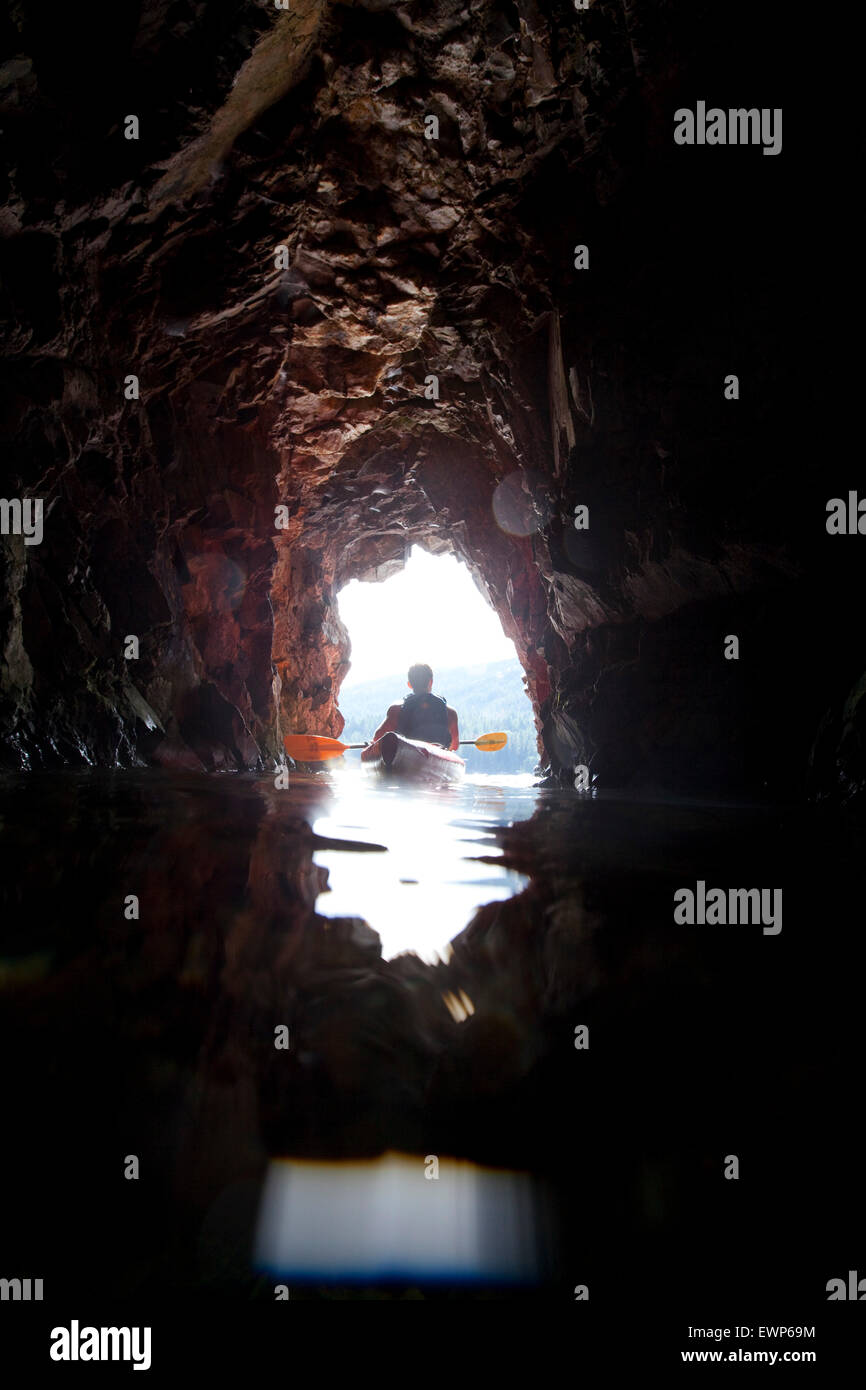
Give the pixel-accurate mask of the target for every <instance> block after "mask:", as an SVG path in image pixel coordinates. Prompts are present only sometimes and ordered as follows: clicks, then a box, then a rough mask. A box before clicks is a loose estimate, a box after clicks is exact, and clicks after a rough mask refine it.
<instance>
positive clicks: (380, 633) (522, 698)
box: [339, 546, 538, 775]
mask: <svg viewBox="0 0 866 1390" xmlns="http://www.w3.org/2000/svg"><path fill="white" fill-rule="evenodd" d="M339 608H340V617H341V619H342V621H343V622H344V624H345V625H346V627H347V629H348V632H349V637H350V639H351V643H352V649H351V657H350V660H351V667H350V670H349V673H348V675H347V676H346V679H345V681H344V682H343V686H342V689H341V692H340V711H341V713H342V715H343V717H344V719H345V720H346V727H345V729H344V730H343V733H342V735H341V737H342V738H343V740H344V741H345V742H347V743H359V742H362V741H363V740H365V739H369V738H371V737H372V735H373V733H374V732H375V730H376V728H377V727H378V725H379V724H380V723H381V721H382V719H383V718H384V717H385V712H386V710H387V709H388V706H389V705H392V704H395V703H399V702H400V701H401V700H402V699H403V697H404V696H405V695H407V694H408V688H407V684H406V676H407V672H408V669H409V667H410V666H411V665H412V664H413V663H414V662H425V663H426V664H427V665H428V666H431V667H432V669H433V691H434V693H435V694H438V695H441V696H443V697H444V698H445V699H446V700H447V702H448V704H449V705H451V706H452V707H453V708H454V709H456V711H457V714H458V717H459V720H460V737H461V739H464V738H477V737H479V736H480V735H481V734H484V733H487V732H488V731H490V730H499V729H502V730H505V731H506V732H507V733H508V746H507V747H506V748H504V749H503V750H502V751H501V752H499V753H496V754H495V760H496V761H495V766H494V765H493V763H492V760H491V756H489V755H486V754H484V753H482V752H479V751H478V750H476V749H474V748H462V749H461V750H460V751H461V754H462V755H463V756H464V757H465V758H466V765H467V772H468V773H470V774H472V773H486V774H490V773H494V772H495V773H496V774H497V775H500V774H502V773H506V774H514V773H531V772H533V770H534V768H535V765H536V763H537V761H538V748H537V744H536V731H535V721H534V718H533V713H532V705H531V703H530V700H529V697H528V696H527V694H526V691H525V689H524V686H523V670H522V668H521V665H520V662H519V661H518V658H517V653H516V652H515V649H514V643H513V642H512V641H511V640H510V638H508V637H506V636H505V633H504V632H503V631H502V627H501V625H500V622H499V619H498V617H497V616H496V613H495V612H494V611H493V609H492V608H491V607H490V605H489V604H488V603H487V602H486V601H485V599H484V598H483V596H482V595H481V593H480V592H479V590H478V589H477V587H476V585H475V583H474V581H473V579H472V576H471V574H470V573H469V570H468V569H467V568H466V566H465V565H464V564H462V563H461V562H460V561H459V560H456V559H455V558H454V557H453V556H451V555H431V554H429V553H428V552H427V551H425V550H422V549H420V548H419V547H418V546H413V548H412V551H411V553H410V555H409V559H408V560H407V562H406V565H405V567H404V568H403V569H402V570H401V571H400V573H399V574H397V575H395V576H394V577H393V578H391V579H388V580H385V581H384V582H383V583H379V584H376V583H373V584H366V583H359V582H358V581H357V580H352V581H351V583H349V584H347V585H346V587H345V588H344V589H342V590H341V592H340V594H339ZM485 759H486V761H485Z"/></svg>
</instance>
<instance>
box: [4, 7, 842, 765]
mask: <svg viewBox="0 0 866 1390" xmlns="http://www.w3.org/2000/svg"><path fill="white" fill-rule="evenodd" d="M780 13H781V12H780ZM782 32H783V31H782V29H781V26H780V25H779V24H777V23H776V16H775V15H774V13H773V12H772V7H769V8H768V10H767V12H766V14H765V15H764V16H763V17H762V18H761V19H760V20H755V21H754V23H753V22H752V20H750V42H749V45H748V49H747V51H744V48H743V45H742V42H741V35H740V34H739V33H738V32H733V31H732V32H728V29H727V27H726V25H725V23H724V22H723V21H722V19H721V18H720V17H719V14H718V8H717V7H716V6H711V5H708V4H704V3H694V0H690V3H685V0H682V2H680V0H672V3H670V4H668V5H665V6H662V7H660V6H658V5H655V4H651V3H649V0H593V3H592V4H591V6H590V8H589V10H588V11H586V12H577V11H575V9H574V6H573V5H572V4H570V3H567V0H546V3H540V2H539V3H537V2H536V0H516V3H513V4H512V3H502V2H501V0H499V2H496V0H468V2H467V0H420V3H414V4H411V5H410V4H401V3H390V2H389V0H366V3H363V2H361V0H359V3H356V4H352V5H340V4H326V3H324V0H291V3H290V7H289V9H288V10H276V9H275V7H274V6H272V5H269V4H264V3H262V4H259V5H255V4H249V3H244V4H236V3H226V4H224V5H220V6H213V5H207V4H205V3H203V2H201V3H200V2H199V0H185V3H181V4H177V5H171V6H169V5H168V4H167V3H162V0H155V2H152V0H147V2H146V3H143V4H141V5H140V6H138V7H115V6H107V5H104V6H101V5H97V6H92V7H88V12H87V13H86V14H82V13H79V12H78V11H77V10H76V11H74V12H73V11H71V10H70V11H67V12H66V13H65V14H64V15H63V16H62V17H60V18H58V19H57V20H56V22H55V21H54V20H52V22H51V23H50V24H47V23H45V21H44V18H43V17H42V15H41V13H40V12H37V11H32V10H31V11H29V12H28V11H25V10H24V8H23V7H13V10H12V12H11V16H10V17H8V18H7V20H6V21H5V30H4V34H3V47H4V52H5V55H6V61H5V62H4V63H3V65H2V69H0V101H2V120H3V126H4V134H5V136H6V137H7V140H9V141H10V143H11V146H12V148H13V149H14V150H15V157H14V159H13V161H12V168H11V170H10V173H9V178H8V186H7V188H6V197H5V207H4V209H3V213H2V221H0V231H2V237H3V240H2V244H0V254H2V276H3V291H2V310H3V317H4V319H5V326H6V335H7V342H8V345H9V349H8V356H7V359H6V364H5V367H4V371H3V379H2V411H3V418H4V424H5V429H6V432H7V437H8V440H9V442H8V443H7V445H6V448H5V451H4V466H3V484H2V491H3V495H4V496H5V497H6V498H12V497H23V496H30V497H41V498H44V500H45V536H44V540H43V542H42V544H41V545H39V546H31V547H25V546H24V544H23V540H22V538H20V537H13V536H9V537H5V538H4V544H3V547H2V550H0V565H2V574H0V614H2V623H3V627H2V648H0V651H2V656H0V661H2V716H3V730H4V734H3V741H2V758H3V761H4V763H5V764H6V765H8V766H23V767H35V766H51V765H57V764H58V763H60V764H68V763H72V764H75V763H98V764H107V765H130V764H135V763H140V762H148V761H158V762H162V763H164V764H168V765H175V764H183V765H187V766H190V767H201V766H203V767H207V768H224V767H226V768H231V767H244V766H246V767H255V766H259V767H264V766H269V765H272V764H273V762H274V761H275V759H277V758H278V757H279V755H280V754H279V750H280V747H281V737H280V736H281V732H283V731H287V730H289V729H292V730H298V731H303V730H315V731H317V732H324V733H334V734H336V733H338V732H339V731H340V729H341V727H342V718H341V715H340V713H339V708H338V695H339V687H340V681H341V679H342V677H343V676H344V674H345V672H346V670H347V667H348V660H349V651H348V643H347V638H346V633H345V631H344V629H343V628H342V626H341V624H340V621H339V616H338V612H337V607H336V601H335V596H336V593H337V590H338V589H339V587H340V586H341V585H342V584H343V583H345V582H346V581H347V580H349V579H350V578H353V577H355V578H368V579H369V578H384V577H386V576H387V575H388V574H390V573H392V572H393V571H394V570H395V568H398V567H399V566H400V565H401V564H402V563H403V561H404V558H405V556H406V554H407V551H408V548H409V547H410V546H411V545H412V544H413V543H420V544H423V545H426V546H427V547H428V548H429V549H431V550H433V551H451V552H453V553H454V554H456V555H457V556H459V557H460V558H461V559H463V560H464V561H465V562H466V563H467V565H468V566H469V568H470V569H471V571H472V573H473V575H474V576H475V578H476V581H477V582H478V584H479V586H480V588H481V589H482V591H483V592H484V593H485V594H486V595H487V596H488V598H489V599H490V601H491V603H492V604H493V605H494V607H495V608H496V610H497V612H498V613H499V616H500V618H501V620H502V623H503V626H504V628H505V630H506V632H507V633H508V634H509V635H510V636H511V637H513V638H514V641H515V643H516V645H517V649H518V652H519V654H520V657H521V660H522V662H523V665H524V668H525V671H526V676H527V683H528V689H529V693H530V696H531V698H532V700H533V703H534V706H535V709H536V713H537V719H538V725H539V734H540V740H541V741H540V749H541V753H542V756H543V761H544V763H545V764H546V765H547V766H549V767H550V769H551V770H552V771H553V773H554V774H556V775H561V776H563V777H564V778H566V779H567V778H569V777H570V769H571V768H572V766H573V764H574V762H575V761H576V760H582V761H587V762H590V763H591V764H592V767H593V770H594V771H596V772H597V773H598V775H599V777H600V778H602V779H603V780H606V781H607V782H608V784H627V785H632V786H640V785H646V784H652V785H659V784H662V785H667V786H681V787H719V786H726V785H735V786H743V785H752V786H760V785H762V784H767V785H768V786H772V787H776V788H778V787H781V788H785V789H787V790H795V789H796V790H799V789H802V786H803V783H804V777H805V772H806V766H807V760H808V755H809V750H810V748H811V746H812V743H813V740H814V738H815V735H816V731H817V729H818V726H819V724H820V721H821V719H822V716H823V715H824V714H825V711H826V710H827V709H828V708H829V707H830V705H831V704H832V705H833V706H834V707H841V703H842V702H843V701H844V699H845V695H846V692H848V691H849V690H850V689H851V688H852V686H853V684H854V683H855V681H856V680H857V678H858V676H859V674H860V673H861V672H862V669H863V659H862V651H859V652H858V651H856V650H853V649H851V645H850V643H846V642H842V643H841V644H840V641H839V637H840V633H841V631H842V627H841V623H842V619H841V616H839V617H838V618H837V617H836V616H831V617H830V618H829V619H828V616H827V615H828V612H829V611H830V610H832V613H833V614H834V615H836V614H839V611H840V610H839V606H838V604H837V605H835V606H834V605H833V604H830V603H828V596H829V594H830V592H831V582H830V576H831V575H832V576H833V579H834V580H835V579H838V580H839V582H842V583H845V584H847V583H848V582H849V577H850V573H851V572H853V569H852V564H851V547H854V548H856V546H857V540H856V539H853V538H847V539H842V538H834V539H832V540H831V539H830V538H827V537H826V535H825V533H824V526H823V521H824V502H825V500H826V496H828V495H831V494H835V493H839V492H842V491H844V489H846V488H847V487H848V486H849V485H852V482H851V479H850V478H849V477H848V476H847V475H845V476H842V475H841V474H840V475H839V476H838V481H837V480H836V479H835V478H834V480H833V482H832V483H831V484H830V485H829V489H830V490H829V492H828V491H827V485H826V484H825V481H824V479H823V478H822V476H821V474H822V471H823V468H822V466H821V465H820V461H819V459H818V458H817V457H813V456H811V455H810V461H809V467H808V468H807V470H806V473H805V474H801V480H800V481H799V482H798V484H797V485H796V486H795V487H791V486H789V475H788V471H787V468H786V466H785V461H786V455H785V450H786V449H787V448H789V447H790V441H788V442H786V439H785V430H786V429H787V428H788V427H789V424H790V422H791V420H792V419H794V418H795V417H796V416H797V412H798V410H800V409H802V408H803V407H805V405H806V402H807V399H808V383H803V382H800V381H797V382H796V383H795V382H793V381H792V379H791V378H790V377H789V376H787V375H786V369H785V362H784V343H785V340H786V336H787V326H786V323H785V321H784V308H785V305H786V302H787V296H788V294H789V284H788V282H787V280H786V274H785V267H784V265H783V263H781V261H780V255H779V251H780V246H781V245H783V244H784V242H785V241H786V239H787V237H788V227H789V220H790V219H791V217H792V215H793V205H792V203H791V202H790V201H786V200H787V198H788V189H789V187H790V182H789V176H788V175H787V174H786V170H787V169H789V168H790V167H791V164H790V156H789V154H788V150H787V146H786V147H785V149H784V152H783V154H782V155H781V156H779V157H773V158H765V157H763V156H762V154H761V151H760V150H759V149H755V148H742V149H727V150H717V149H714V150H707V149H704V150H697V149H694V150H690V149H683V148H681V147H677V146H675V145H674V143H673V139H672V121H673V111H674V110H675V109H676V108H677V106H679V105H681V104H694V102H695V101H696V100H697V99H704V98H709V99H718V100H719V101H721V102H728V100H729V99H730V101H731V102H735V103H736V102H740V101H745V102H749V103H754V104H757V105H759V106H780V105H782V94H781V91H780V89H779V79H778V76H777V74H778V72H779V71H781V70H783V68H784V50H783V48H782V46H781V45H782V37H781V35H782ZM130 116H135V117H137V120H138V138H137V139H128V138H126V135H127V134H129V133H131V132H130V122H129V117H130ZM428 136H430V137H434V138H427V137H428ZM806 138H808V137H806ZM580 244H583V245H586V246H587V247H588V249H589V269H588V270H579V269H575V265H574V259H575V258H574V248H575V247H576V246H577V245H580ZM814 312H815V311H814V310H813V309H811V308H810V306H809V304H808V302H806V303H804V304H803V305H802V316H803V323H804V325H805V326H808V323H809V318H810V314H813V313H814ZM731 372H735V373H737V374H738V376H739V379H740V384H741V398H740V399H739V400H738V401H736V402H731V401H726V400H725V399H724V396H723V386H724V378H725V376H726V375H727V374H728V373H731ZM133 375H134V376H135V377H137V378H138V382H139V387H140V394H139V396H138V398H135V396H134V393H133V389H132V388H131V387H130V383H129V381H128V378H129V377H130V376H133ZM432 378H436V379H438V397H437V395H436V388H435V383H434V382H433V381H432ZM130 396H132V398H130ZM806 413H808V412H806ZM799 423H800V432H801V433H802V421H800V422H799ZM578 505H585V506H588V507H589V514H590V527H589V530H588V531H578V530H576V529H575V527H574V525H573V519H574V511H575V507H576V506H578ZM279 508H282V509H283V510H282V511H278V509H279ZM828 545H829V546H830V547H831V548H832V546H833V545H835V546H836V547H837V550H838V548H839V547H841V548H844V547H845V546H847V547H849V550H848V552H847V554H846V556H845V557H844V563H843V561H842V559H840V556H839V555H838V553H837V552H835V551H834V552H833V556H832V558H833V561H834V564H833V566H829V568H828V563H827V546H828ZM804 630H806V631H809V632H810V633H811V634H812V635H811V637H810V641H809V649H808V655H807V659H806V660H805V661H804V660H803V657H804V652H803V633H804ZM728 633H737V634H739V635H740V639H741V649H742V654H741V659H740V661H739V662H738V663H735V662H726V661H725V660H724V658H723V655H722V651H723V640H724V637H725V636H726V634H728ZM130 635H132V636H136V637H137V638H138V641H139V656H138V658H137V659H135V660H127V659H126V658H125V654H124V653H125V649H126V648H125V639H126V638H127V637H128V636H130ZM828 775H830V774H829V773H828ZM849 780H850V779H849ZM830 781H831V783H833V785H834V786H835V785H836V784H835V783H834V782H833V778H832V776H830ZM857 785H859V783H858V784H857Z"/></svg>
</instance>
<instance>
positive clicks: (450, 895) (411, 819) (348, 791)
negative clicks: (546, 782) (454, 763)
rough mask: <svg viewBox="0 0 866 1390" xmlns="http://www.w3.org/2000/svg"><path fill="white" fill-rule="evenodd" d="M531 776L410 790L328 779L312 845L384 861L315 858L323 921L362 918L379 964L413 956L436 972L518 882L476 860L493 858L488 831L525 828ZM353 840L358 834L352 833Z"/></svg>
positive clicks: (364, 779)
mask: <svg viewBox="0 0 866 1390" xmlns="http://www.w3.org/2000/svg"><path fill="white" fill-rule="evenodd" d="M533 782H534V779H533V778H532V776H530V775H529V774H523V775H514V776H510V777H498V778H495V777H492V776H488V775H484V774H476V775H473V776H471V777H467V779H466V781H465V782H464V783H463V784H462V785H460V786H453V787H429V788H428V787H417V788H414V787H413V788H408V787H406V786H404V785H400V784H388V783H385V782H377V781H376V780H375V779H374V778H373V777H371V776H370V775H369V774H367V773H365V772H361V771H358V770H356V769H346V770H345V771H343V770H341V771H339V772H336V773H335V774H334V777H333V784H332V785H333V794H334V799H333V802H332V803H331V804H330V805H329V806H328V807H327V809H326V813H325V814H323V815H320V816H318V817H317V819H316V820H315V822H314V825H313V829H314V830H315V832H316V834H317V835H321V836H327V837H330V838H333V839H339V840H352V839H363V840H366V841H375V842H376V843H377V844H380V845H383V846H384V847H385V849H386V850H387V853H384V854H375V853H371V854H355V853H351V852H346V851H343V850H334V849H324V850H317V851H316V854H315V860H314V862H315V863H316V864H317V865H320V866H321V867H322V868H325V869H327V871H328V883H329V889H330V891H328V892H326V893H323V894H321V895H320V896H319V899H318V901H317V903H316V910H317V912H319V913H321V914H322V915H323V916H325V917H363V918H364V919H365V920H366V921H367V922H368V923H369V924H370V926H371V927H372V928H373V929H374V930H375V931H376V932H378V934H379V937H380V939H381V942H382V955H383V957H384V959H385V960H391V959H393V957H394V956H398V955H400V954H401V953H402V952H404V951H414V952H415V954H416V955H418V956H420V957H421V959H422V960H425V961H429V962H431V963H434V962H435V961H436V960H438V959H447V957H448V955H449V954H450V951H449V944H448V943H449V942H450V941H452V940H453V938H454V937H455V936H456V935H457V934H458V933H459V932H461V931H462V930H463V928H464V927H465V926H466V924H467V922H468V921H469V920H470V918H471V917H472V915H473V913H474V912H475V911H476V909H477V908H479V907H481V906H482V905H483V904H484V903H489V902H499V901H503V900H504V899H506V898H510V897H512V896H513V895H514V894H515V893H519V892H520V890H521V889H522V888H523V887H524V886H525V884H526V883H527V879H526V878H525V876H524V875H522V874H518V873H515V872H514V871H513V870H509V869H506V868H504V867H502V868H500V867H498V866H497V865H495V864H488V863H482V862H478V856H479V855H489V856H493V857H498V856H499V854H500V851H499V849H498V848H497V847H496V845H495V843H494V842H493V839H492V830H493V829H494V828H495V827H496V826H502V825H508V824H511V823H513V822H514V821H522V820H527V819H528V818H529V817H530V816H531V815H532V812H533V809H534V807H535V804H536V800H537V796H538V792H537V789H536V788H535V786H534V785H533ZM359 832H360V833H359Z"/></svg>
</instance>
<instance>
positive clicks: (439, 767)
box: [364, 731, 466, 782]
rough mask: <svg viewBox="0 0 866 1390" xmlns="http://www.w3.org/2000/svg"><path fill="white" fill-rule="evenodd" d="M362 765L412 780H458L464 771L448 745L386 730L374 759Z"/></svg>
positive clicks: (462, 763) (456, 754) (460, 759)
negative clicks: (377, 754) (424, 741)
mask: <svg viewBox="0 0 866 1390" xmlns="http://www.w3.org/2000/svg"><path fill="white" fill-rule="evenodd" d="M364 766H365V767H368V768H371V769H372V770H373V771H374V772H378V773H380V774H381V775H382V776H384V777H399V778H401V779H402V778H405V779H406V780H407V781H412V782H459V781H461V780H462V778H463V774H464V772H465V771H466V763H465V762H464V760H463V759H462V758H461V757H460V755H459V753H452V752H451V750H450V748H440V746H439V744H438V743H420V742H419V741H418V740H417V739H414V738H404V737H403V735H402V734H395V733H392V732H390V731H389V732H388V733H387V734H383V735H382V737H381V738H380V739H379V756H378V758H375V759H370V760H369V761H368V762H366V763H365V764H364Z"/></svg>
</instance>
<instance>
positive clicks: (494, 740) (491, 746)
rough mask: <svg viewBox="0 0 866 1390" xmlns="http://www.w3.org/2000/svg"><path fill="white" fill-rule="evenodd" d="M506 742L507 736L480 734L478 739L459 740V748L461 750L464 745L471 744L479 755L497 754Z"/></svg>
mask: <svg viewBox="0 0 866 1390" xmlns="http://www.w3.org/2000/svg"><path fill="white" fill-rule="evenodd" d="M507 742H508V735H507V734H482V735H481V737H480V738H461V740H460V747H461V748H462V747H463V745H464V743H471V744H472V747H473V748H477V749H478V751H479V753H498V752H499V750H500V748H504V747H505V745H506V743H507Z"/></svg>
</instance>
